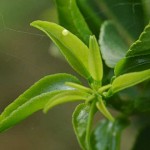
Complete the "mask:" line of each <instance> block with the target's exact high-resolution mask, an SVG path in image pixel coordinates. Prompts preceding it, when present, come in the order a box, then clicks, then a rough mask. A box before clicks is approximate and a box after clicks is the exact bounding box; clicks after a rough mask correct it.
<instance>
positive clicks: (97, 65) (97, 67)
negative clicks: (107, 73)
mask: <svg viewBox="0 0 150 150" xmlns="http://www.w3.org/2000/svg"><path fill="white" fill-rule="evenodd" d="M89 72H90V74H91V76H92V77H93V79H94V80H95V81H97V82H99V83H100V85H99V87H100V86H101V81H102V78H103V64H102V59H101V54H100V49H99V45H98V43H97V40H96V38H95V36H90V42H89Z"/></svg>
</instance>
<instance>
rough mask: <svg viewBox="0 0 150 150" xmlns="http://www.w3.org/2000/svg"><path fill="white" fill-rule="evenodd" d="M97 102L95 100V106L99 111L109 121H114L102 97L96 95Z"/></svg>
mask: <svg viewBox="0 0 150 150" xmlns="http://www.w3.org/2000/svg"><path fill="white" fill-rule="evenodd" d="M97 97H98V102H96V106H97V108H98V109H99V111H100V112H101V113H102V114H103V115H104V116H105V117H106V118H107V119H109V120H110V121H112V122H114V121H115V119H114V118H113V116H112V115H111V113H110V112H109V111H108V109H107V108H106V106H105V104H104V102H103V100H102V98H101V97H100V96H99V95H98V96H97Z"/></svg>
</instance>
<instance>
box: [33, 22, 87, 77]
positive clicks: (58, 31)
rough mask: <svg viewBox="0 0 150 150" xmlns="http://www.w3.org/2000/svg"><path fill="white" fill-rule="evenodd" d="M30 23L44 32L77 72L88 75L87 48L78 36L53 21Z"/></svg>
mask: <svg viewBox="0 0 150 150" xmlns="http://www.w3.org/2000/svg"><path fill="white" fill-rule="evenodd" d="M31 25H32V26H34V27H36V28H38V29H40V30H42V31H43V32H45V33H46V34H47V35H48V36H49V37H50V38H51V39H52V40H53V42H54V43H55V44H56V45H57V46H58V47H59V48H60V50H61V52H62V54H63V55H64V56H65V58H66V59H67V61H68V62H69V63H70V64H71V66H72V67H73V68H74V69H75V70H76V71H77V72H78V73H80V74H81V75H83V76H84V77H85V78H89V77H90V74H89V72H88V53H89V50H88V48H87V46H86V45H85V44H84V43H83V42H82V41H81V40H80V39H79V38H77V37H76V36H75V35H73V34H72V33H71V32H69V31H68V30H66V29H65V28H63V27H61V26H59V25H57V24H55V23H50V22H46V21H35V22H33V23H32V24H31ZM77 50H79V51H80V53H79V52H78V51H77Z"/></svg>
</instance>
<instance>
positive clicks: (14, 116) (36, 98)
mask: <svg viewBox="0 0 150 150" xmlns="http://www.w3.org/2000/svg"><path fill="white" fill-rule="evenodd" d="M65 82H75V83H79V81H78V79H76V78H75V77H74V76H71V75H68V74H57V75H50V76H46V77H44V78H43V79H41V80H39V81H38V82H37V83H35V84H34V85H33V86H31V87H30V88H29V89H28V90H27V91H25V92H24V93H23V94H22V95H20V96H19V97H18V98H17V99H16V100H15V101H14V102H12V103H11V104H10V105H8V106H7V107H6V108H5V110H4V111H3V112H2V114H1V115H0V132H2V131H4V130H6V129H8V128H10V127H12V126H13V125H15V124H17V123H19V122H20V121H21V120H23V119H25V118H26V117H28V116H29V115H31V114H32V113H34V112H36V111H38V110H40V109H43V108H44V106H45V104H46V103H47V102H48V101H49V99H50V98H51V97H53V96H54V95H57V94H58V93H59V92H60V91H62V90H73V88H70V87H69V86H67V85H65Z"/></svg>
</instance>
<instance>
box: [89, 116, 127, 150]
mask: <svg viewBox="0 0 150 150" xmlns="http://www.w3.org/2000/svg"><path fill="white" fill-rule="evenodd" d="M127 125H128V121H127V120H125V119H117V120H116V121H115V122H111V121H109V120H102V121H101V122H100V123H98V125H97V127H96V128H95V129H94V131H93V134H92V137H91V146H92V150H120V139H121V132H122V130H123V129H124V128H125V127H126V126H127Z"/></svg>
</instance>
